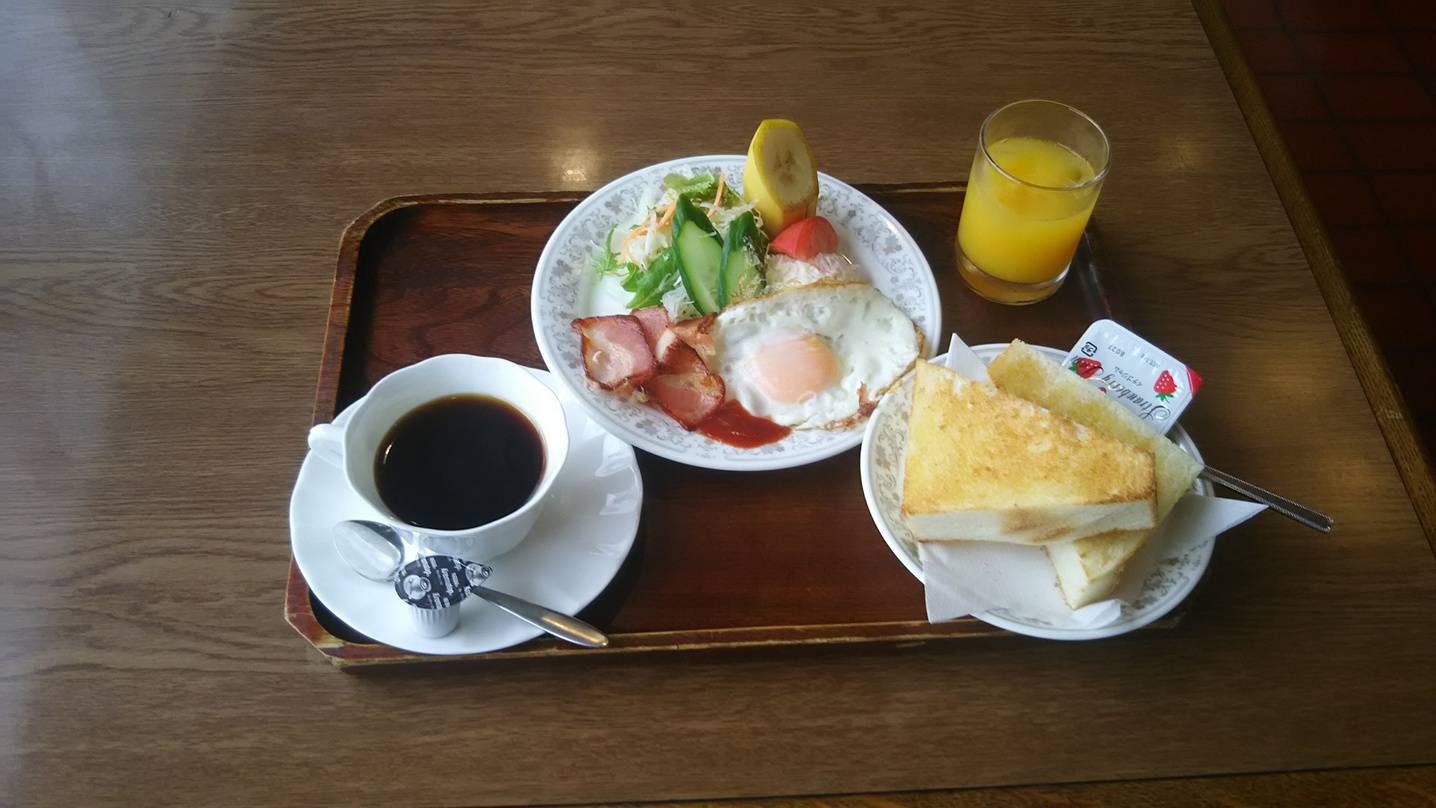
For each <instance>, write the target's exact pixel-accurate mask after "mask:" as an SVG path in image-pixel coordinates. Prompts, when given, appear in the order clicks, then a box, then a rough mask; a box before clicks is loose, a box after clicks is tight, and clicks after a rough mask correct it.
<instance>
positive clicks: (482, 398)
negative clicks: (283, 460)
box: [309, 354, 569, 561]
mask: <svg viewBox="0 0 1436 808" xmlns="http://www.w3.org/2000/svg"><path fill="white" fill-rule="evenodd" d="M568 444H569V436H568V427H567V425H566V424H565V421H564V414H563V406H562V404H560V403H559V399H558V396H557V395H556V394H555V393H554V392H553V391H552V390H550V389H549V388H548V386H547V385H545V384H544V383H543V382H541V381H539V380H538V379H537V378H535V377H534V376H533V374H531V373H530V372H529V371H528V370H526V369H525V368H523V367H521V366H519V365H516V364H514V363H512V362H509V361H507V360H504V359H499V358H496V357H485V356H470V355H467V354H446V355H443V356H436V357H433V358H430V359H425V360H423V361H422V362H418V363H416V364H414V365H410V366H409V367H406V368H402V369H400V370H396V371H394V372H393V373H391V374H389V375H388V376H385V377H384V378H383V379H380V380H379V382H378V383H376V384H375V385H374V386H373V387H372V388H371V389H370V390H369V393H368V394H367V395H365V396H364V398H363V399H361V400H360V401H359V402H358V403H357V404H356V405H355V406H353V407H351V408H349V409H348V410H346V411H345V412H344V413H342V414H341V415H340V416H339V417H338V418H336V419H334V422H333V423H328V424H319V425H317V426H315V427H314V428H313V429H311V430H310V431H309V448H310V449H311V450H313V452H314V453H315V454H316V455H318V456H319V457H320V458H322V459H324V460H326V461H328V462H329V463H331V464H333V465H335V466H337V467H339V468H340V469H342V470H343V471H344V478H345V481H346V482H347V483H348V485H349V487H350V488H351V489H352V490H353V491H354V493H355V494H356V495H358V496H359V498H360V499H362V500H363V501H364V502H365V503H366V504H367V505H368V506H369V507H370V508H372V509H373V510H374V511H375V513H376V514H377V515H378V518H379V519H380V520H381V521H383V522H385V523H387V524H389V525H391V526H393V527H394V528H395V529H397V530H399V531H401V533H406V534H408V535H409V536H411V537H412V538H413V540H414V541H415V542H417V543H418V545H419V546H420V547H421V548H422V549H423V550H425V551H427V552H430V553H434V554H437V555H450V556H455V557H458V558H462V559H465V560H468V561H487V560H489V559H491V558H494V557H496V556H500V555H503V554H504V553H506V552H508V551H509V550H512V549H513V548H514V547H515V546H517V545H518V544H519V542H521V541H523V539H524V537H525V536H527V535H528V533H529V531H530V530H531V529H532V528H533V526H534V522H536V521H537V520H538V517H539V514H540V512H541V511H542V510H543V506H544V502H545V500H546V499H547V497H548V493H549V490H550V489H551V488H552V487H553V483H554V480H555V479H556V478H557V477H558V474H559V471H560V470H561V469H562V467H563V464H564V461H565V460H566V459H567V458H568ZM356 516H357V515H356Z"/></svg>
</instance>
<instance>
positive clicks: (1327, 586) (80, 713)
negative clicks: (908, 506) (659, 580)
mask: <svg viewBox="0 0 1436 808" xmlns="http://www.w3.org/2000/svg"><path fill="white" fill-rule="evenodd" d="M0 23H3V24H0V65H3V69H0V100H2V101H3V103H0V211H3V215H0V357H3V363H0V508H3V512H0V515H3V516H4V519H3V520H0V524H3V527H0V803H5V804H14V805H26V806H30V805H42V806H43V805H76V804H86V805H88V804H113V805H133V804H154V805H165V804H169V805H187V806H188V805H255V804H275V805H311V804H339V805H363V804H394V803H396V802H401V801H402V802H406V803H410V804H421V805H468V804H516V803H555V802H622V801H629V802H634V801H643V800H670V801H671V800H681V799H720V798H744V799H750V800H756V799H758V798H760V797H765V796H771V795H824V794H864V793H874V792H896V793H894V794H890V795H888V796H884V797H858V796H854V797H849V798H844V799H843V800H835V802H837V803H838V804H880V803H898V804H904V803H906V804H919V805H921V804H944V805H959V804H970V805H1043V804H1048V805H1050V804H1059V805H1060V804H1074V805H1083V804H1089V805H1149V804H1161V803H1173V804H1214V805H1220V804H1228V805H1231V804H1308V805H1337V804H1342V805H1349V804H1360V803H1362V802H1365V803H1368V804H1396V805H1403V804H1421V802H1420V800H1423V799H1424V800H1426V801H1427V802H1429V801H1430V799H1431V794H1433V793H1436V781H1433V777H1432V774H1431V772H1432V768H1431V767H1432V764H1433V759H1436V723H1433V722H1432V721H1430V716H1431V715H1433V714H1436V678H1433V677H1432V676H1431V671H1432V670H1433V669H1436V558H1433V555H1432V550H1431V545H1430V544H1428V543H1427V540H1426V537H1425V535H1424V534H1423V532H1422V530H1421V526H1420V524H1419V522H1418V520H1417V516H1416V513H1415V510H1414V508H1413V505H1412V502H1411V499H1410V498H1409V497H1408V495H1407V493H1406V490H1405V487H1404V486H1403V480H1402V477H1401V475H1400V474H1399V473H1398V467H1397V462H1396V460H1395V459H1393V454H1392V452H1391V451H1390V450H1388V447H1387V444H1386V442H1385V441H1384V440H1383V432H1382V429H1381V425H1382V424H1385V423H1388V422H1389V421H1390V420H1391V419H1393V418H1394V419H1398V420H1399V418H1400V413H1399V411H1393V410H1391V409H1390V408H1384V407H1378V409H1377V410H1375V411H1374V410H1373V407H1372V405H1371V404H1370V403H1368V400H1367V397H1366V395H1364V393H1363V387H1362V379H1367V378H1370V374H1372V373H1373V372H1375V373H1377V374H1378V378H1379V368H1377V369H1375V370H1374V371H1373V368H1371V367H1369V366H1367V365H1366V364H1364V360H1363V356H1364V355H1363V354H1361V353H1360V352H1358V351H1353V352H1352V353H1351V354H1350V355H1349V354H1348V352H1347V350H1346V348H1345V346H1344V343H1343V338H1345V339H1347V340H1355V341H1354V342H1352V343H1351V344H1353V345H1359V344H1360V329H1361V328H1362V324H1361V323H1360V321H1359V319H1357V320H1355V321H1353V320H1352V319H1351V318H1348V317H1341V318H1339V322H1340V323H1341V329H1342V331H1341V332H1340V333H1339V332H1338V327H1337V324H1336V323H1337V321H1334V320H1333V316H1332V313H1331V312H1330V311H1329V310H1328V308H1327V304H1326V302H1325V299H1324V298H1323V292H1322V289H1321V288H1320V287H1319V286H1318V276H1314V275H1313V272H1312V267H1313V264H1315V263H1317V262H1316V261H1313V262H1312V263H1308V260H1307V257H1306V255H1305V254H1304V253H1303V249H1302V244H1303V242H1307V243H1318V244H1319V241H1320V238H1319V234H1318V236H1317V240H1316V241H1315V242H1309V241H1308V237H1309V235H1310V234H1309V233H1307V232H1306V231H1303V233H1302V240H1300V241H1299V240H1298V237H1297V234H1296V233H1295V232H1294V230H1293V225H1292V221H1291V220H1290V219H1289V218H1288V214H1287V212H1286V209H1285V208H1284V207H1283V205H1282V202H1281V197H1279V195H1278V193H1277V187H1276V186H1275V185H1274V183H1273V179H1272V178H1273V177H1276V178H1277V181H1278V182H1280V181H1281V180H1280V176H1281V175H1280V174H1279V172H1275V171H1273V172H1272V173H1270V174H1269V173H1268V170H1267V167H1266V166H1265V164H1264V163H1263V160H1262V156H1263V155H1262V153H1260V152H1259V151H1258V147H1257V145H1256V143H1255V142H1254V140H1253V135H1252V131H1251V130H1249V129H1248V127H1247V125H1246V122H1245V120H1244V118H1243V114H1242V110H1241V109H1240V108H1239V107H1238V105H1237V101H1236V100H1235V99H1234V97H1233V92H1232V90H1231V88H1230V87H1229V85H1228V81H1227V78H1226V76H1225V75H1224V73H1223V71H1222V69H1221V66H1220V65H1219V63H1218V60H1217V57H1216V56H1215V55H1214V52H1213V49H1212V46H1211V44H1210V43H1209V42H1208V40H1207V37H1206V34H1205V32H1204V29H1203V27H1202V25H1201V22H1200V20H1199V19H1198V16H1197V14H1196V13H1194V11H1193V9H1192V8H1190V7H1189V6H1188V5H1186V4H1185V3H1184V2H1181V1H1180V0H1170V2H1161V1H1159V0H1151V1H1150V2H1139V3H1131V2H1123V1H1122V0H1086V1H1085V2H1078V3H1068V2H1061V1H1060V0H1038V2H1035V3H1031V4H1010V3H1002V2H997V0H973V1H972V2H966V3H960V4H932V3H922V4H905V3H874V2H865V3H851V4H850V3H826V4H817V3H813V4H794V5H778V4H767V3H738V4H736V5H730V6H725V7H723V8H722V9H721V12H720V11H718V10H714V9H713V8H711V7H703V6H693V5H681V4H680V5H675V4H672V3H669V4H643V3H640V4H635V3H616V2H595V3H582V4H574V5H563V6H558V5H553V6H550V5H546V4H537V3H497V2H495V3H468V2H458V1H457V0H440V1H439V2H433V3H425V4H423V5H422V6H410V5H380V4H371V3H364V2H345V3H338V2H333V0H317V2H313V3H304V4H295V3H286V2H279V0H248V1H242V2H232V3H219V2H197V3H192V4H189V5H185V6H154V5H148V6H146V5H133V4H116V3H111V2H99V0H62V2H58V3H57V2H39V0H14V1H13V2H10V3H8V4H5V5H3V6H0ZM675 88H677V89H675ZM694 88H697V92H692V91H693V90H694ZM1030 96H1046V97H1053V98H1058V99H1061V100H1064V101H1067V102H1069V103H1072V104H1074V105H1075V106H1077V107H1079V108H1081V109H1083V110H1084V111H1086V112H1088V113H1090V114H1091V115H1092V116H1093V117H1094V118H1095V119H1096V120H1098V121H1100V122H1102V124H1103V125H1104V126H1105V127H1106V129H1107V131H1108V134H1109V135H1110V137H1111V139H1112V141H1113V144H1114V147H1113V151H1114V161H1113V173H1112V175H1111V177H1110V179H1109V181H1108V183H1107V185H1106V187H1105V189H1104V191H1103V196H1102V199H1101V201H1100V202H1099V206H1098V213H1097V216H1098V219H1099V221H1100V223H1101V227H1102V235H1103V241H1104V247H1105V254H1106V256H1107V258H1108V260H1109V262H1110V265H1111V273H1112V277H1113V279H1114V281H1115V282H1117V283H1119V284H1120V288H1121V289H1122V292H1123V298H1124V300H1126V301H1127V303H1128V309H1129V320H1130V322H1131V324H1132V325H1134V326H1135V327H1136V328H1137V329H1138V330H1139V331H1140V332H1142V333H1144V334H1145V335H1147V336H1149V337H1150V338H1151V339H1152V340H1154V341H1155V342H1156V343H1157V344H1159V345H1161V346H1163V347H1164V348H1166V349H1168V350H1169V351H1171V352H1172V353H1174V354H1175V355H1176V356H1178V357H1180V358H1182V359H1183V360H1185V361H1186V362H1188V363H1189V364H1191V365H1192V366H1193V367H1195V368H1197V369H1198V370H1199V371H1200V372H1202V374H1203V375H1204V377H1205V378H1206V386H1204V387H1203V390H1202V392H1201V395H1200V396H1199V397H1198V399H1197V401H1196V402H1195V403H1194V404H1193V405H1192V407H1191V409H1189V410H1188V411H1187V414H1186V415H1185V416H1184V417H1183V422H1184V425H1185V426H1186V427H1187V429H1188V430H1189V431H1190V432H1191V433H1192V435H1193V436H1194V438H1195V439H1196V440H1197V442H1198V443H1199V445H1201V447H1202V450H1203V453H1204V454H1205V455H1206V457H1207V459H1208V460H1209V461H1210V462H1211V463H1212V464H1213V465H1215V466H1217V467H1219V468H1222V469H1225V470H1228V471H1230V472H1232V473H1235V474H1238V475H1240V476H1242V477H1246V478H1249V479H1252V480H1256V481H1258V482H1260V483H1262V484H1265V485H1267V486H1269V487H1271V488H1273V489H1275V490H1278V491H1280V492H1282V493H1284V494H1286V495H1288V496H1291V497H1293V498H1295V499H1297V500H1300V501H1303V502H1307V503H1309V504H1311V505H1313V506H1316V507H1319V508H1321V509H1323V510H1325V511H1327V512H1328V513H1330V514H1332V515H1333V516H1334V517H1335V518H1336V520H1337V529H1336V530H1335V531H1334V532H1333V533H1332V534H1331V535H1330V536H1326V537H1321V536H1318V535H1316V534H1314V533H1311V532H1310V531H1307V530H1305V529H1303V528H1300V527H1299V526H1297V525H1295V524H1293V523H1290V522H1287V521H1285V520H1282V519H1280V518H1279V517H1276V516H1273V515H1269V514H1268V515H1263V516H1261V517H1258V518H1257V519H1256V520H1254V521H1252V522H1250V523H1248V524H1247V525H1244V526H1242V527H1241V528H1239V529H1237V530H1235V531H1232V532H1231V533H1230V534H1228V535H1226V536H1224V537H1223V538H1222V540H1221V541H1220V542H1219V544H1218V547H1217V551H1216V555H1215V557H1214V560H1213V564H1212V568H1211V573H1210V574H1211V581H1210V583H1211V585H1212V586H1211V589H1210V590H1207V591H1204V592H1203V594H1202V597H1200V598H1199V599H1198V601H1197V603H1196V604H1194V606H1193V608H1192V610H1191V611H1190V613H1189V614H1188V615H1187V616H1186V617H1185V618H1184V619H1183V621H1182V622H1181V623H1180V624H1179V626H1178V627H1177V628H1176V629H1174V630H1172V631H1164V632H1149V633H1143V634H1138V635H1130V636H1127V637H1124V638H1119V639H1116V640H1113V641H1108V642H1098V643H1081V644H1058V643H1048V642H1041V641H1037V640H1028V639H1015V640H1013V639H1009V638H1001V639H994V640H976V641H973V642H971V643H968V642H963V643H958V644H955V645H949V646H947V647H942V648H937V647H912V648H906V647H905V648H896V649H893V648H881V649H880V648H854V647H836V648H815V649H805V650H802V651H800V652H797V653H791V652H787V651H785V652H783V653H775V652H774V651H773V650H772V649H765V648H753V649H747V650H742V651H733V652H723V653H716V654H708V655H703V656H699V657H684V658H678V659H674V658H671V657H659V656H653V657H635V658H630V659H615V660H606V661H600V662H597V663H593V664H589V663H583V664H575V661H572V660H571V661H568V662H566V663H563V664H553V662H552V661H548V660H532V661H527V662H519V663H517V664H514V665H508V666H504V667H503V668H502V669H495V668H484V669H475V668H474V667H473V666H454V667H445V668H442V669H434V668H426V669H425V670H423V671H422V672H414V671H411V670H400V669H391V670H384V671H377V670H376V671H370V672H358V673H355V674H350V673H345V672H340V671H336V670H334V669H333V668H332V667H331V666H330V665H328V664H327V663H326V662H324V660H323V659H322V658H321V657H320V656H319V655H318V654H317V653H316V652H314V651H313V649H311V648H310V647H309V646H308V645H307V644H306V643H305V642H304V640H303V639H302V638H300V637H299V636H298V635H297V634H296V633H295V632H294V631H293V630H292V629H291V628H290V627H289V626H288V625H286V624H285V622H284V620H283V617H282V603H283V600H284V593H283V581H284V576H285V571H286V569H287V567H288V563H289V550H288V531H287V520H286V513H285V504H286V502H287V500H288V495H289V491H290V487H291V486H292V484H293V481H294V475H295V473H296V471H297V469H298V465H299V462H300V460H301V459H302V457H303V454H304V451H305V447H304V440H303V436H304V430H305V428H306V427H307V426H308V424H309V422H310V419H311V417H312V405H313V393H314V384H315V376H316V374H317V372H318V367H319V362H320V359H321V351H322V345H323V338H324V333H325V328H326V311H327V307H328V304H329V300H330V293H331V281H332V279H333V273H334V256H335V250H336V248H337V246H338V242H339V238H340V234H341V233H342V232H343V230H344V228H345V226H346V225H347V224H348V223H349V222H350V221H351V220H352V219H353V218H354V217H355V216H356V215H358V214H359V213H360V212H362V211H364V210H366V209H368V208H369V207H370V206H372V205H373V204H374V203H375V202H377V201H378V200H381V199H385V198H389V197H393V196H396V195H401V194H424V193H505V192H515V191H529V190H546V191H555V192H567V191H574V192H582V191H589V190H592V189H594V188H596V187H598V186H599V185H601V184H603V183H604V182H607V181H608V180H610V179H612V178H614V177H617V176H620V175H622V174H624V173H626V172H628V171H630V170H632V169H635V168H638V167H641V166H644V165H647V164H651V163H653V162H657V161H659V160H663V159H668V158H673V157H678V156H684V155H691V154H709V153H730V152H734V151H741V150H742V149H743V148H744V145H745V144H746V143H747V141H748V138H749V137H750V135H751V132H752V129H753V128H754V126H755V125H756V123H757V121H758V120H760V119H761V118H763V117H766V116H771V115H778V114H781V115H784V116H788V117H792V118H794V119H796V120H798V121H800V122H801V123H802V124H803V126H804V128H805V130H806V131H807V132H808V133H809V135H810V137H811V140H812V143H813V147H814V149H815V151H816V152H817V155H818V159H819V161H820V164H821V167H822V168H823V170H824V171H826V172H828V173H830V174H832V175H834V176H837V177H840V178H842V179H844V180H847V181H849V182H854V183H903V182H925V181H945V180H951V179H953V178H961V177H962V176H963V175H964V174H965V172H966V169H967V166H968V164H969V161H970V160H971V156H972V153H973V148H974V146H975V137H976V132H977V127H978V124H979V123H980V121H981V119H982V117H983V116H984V115H985V114H986V113H987V112H988V111H990V110H991V109H993V108H995V107H997V106H999V105H1000V104H1002V103H1005V102H1007V101H1010V100H1014V99H1016V98H1022V97H1030ZM1287 190H1288V189H1286V188H1285V187H1283V196H1287V195H1288V194H1287ZM1289 198H1292V199H1299V198H1300V196H1299V194H1298V195H1297V196H1289ZM1293 209H1294V210H1296V209H1297V208H1296V207H1294V208H1293ZM1297 222H1298V225H1300V224H1301V222H1302V220H1301V219H1300V218H1298V219H1297ZM1323 266H1324V265H1323ZM1320 277H1324V276H1320ZM1353 335H1355V336H1353ZM1351 356H1356V357H1357V358H1358V361H1361V362H1363V363H1362V364H1360V365H1359V366H1357V365H1354V364H1353V360H1352V359H1351V358H1350V357H1351ZM1372 389H1379V385H1378V387H1377V388H1372ZM1376 400H1377V401H1378V402H1380V401H1381V399H1379V398H1377V399H1376ZM436 733H441V734H439V735H437V736H436ZM1410 766H1416V767H1417V768H1407V767H1410ZM1370 767H1380V768H1379V769H1377V770H1374V771H1372V770H1369V768H1370ZM1325 770H1329V771H1325ZM429 772H432V773H436V776H433V777H423V776H420V775H422V774H424V773H429ZM1076 784H1086V785H1076ZM933 789H940V790H945V791H943V792H942V793H940V794H925V793H919V792H924V791H928V790H933ZM969 789H975V790H969ZM817 803H818V800H816V799H810V800H808V801H807V802H806V803H801V804H810V805H811V804H817ZM749 804H752V803H751V802H750V803H749Z"/></svg>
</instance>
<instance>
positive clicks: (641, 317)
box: [633, 306, 673, 356]
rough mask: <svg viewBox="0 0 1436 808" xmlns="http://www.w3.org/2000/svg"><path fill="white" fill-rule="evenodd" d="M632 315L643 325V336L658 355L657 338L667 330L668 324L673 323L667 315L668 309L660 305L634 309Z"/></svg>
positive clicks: (654, 353) (655, 354)
mask: <svg viewBox="0 0 1436 808" xmlns="http://www.w3.org/2000/svg"><path fill="white" fill-rule="evenodd" d="M633 316H634V317H635V318H636V319H637V320H638V324H639V325H641V326H643V336H644V337H646V338H647V339H648V347H649V348H652V349H653V355H654V356H658V353H659V352H658V339H659V338H660V337H662V336H663V332H664V331H667V330H668V326H670V325H672V324H673V320H671V319H670V318H669V317H668V309H665V308H663V307H662V306H651V307H649V308H646V309H635V310H634V311H633Z"/></svg>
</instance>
